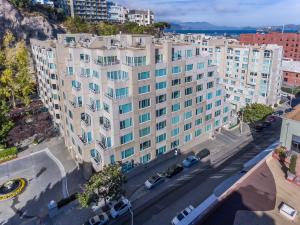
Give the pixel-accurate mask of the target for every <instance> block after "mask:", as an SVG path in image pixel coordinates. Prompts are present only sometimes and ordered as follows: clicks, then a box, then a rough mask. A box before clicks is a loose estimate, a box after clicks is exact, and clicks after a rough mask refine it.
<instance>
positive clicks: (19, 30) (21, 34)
mask: <svg viewBox="0 0 300 225" xmlns="http://www.w3.org/2000/svg"><path fill="white" fill-rule="evenodd" d="M6 30H11V31H12V32H13V34H14V35H15V36H16V37H18V38H23V39H25V40H28V39H29V38H32V37H34V38H38V39H42V40H43V39H47V38H53V37H55V36H56V34H57V33H63V32H64V30H63V29H62V28H60V26H59V25H57V24H55V23H53V22H52V21H51V23H50V22H49V21H48V20H47V19H46V18H45V17H44V16H42V15H40V14H38V13H35V14H32V13H31V14H29V13H24V12H20V11H19V10H18V9H16V7H14V5H12V4H11V3H10V2H9V1H8V0H1V4H0V39H1V38H2V37H3V35H4V33H5V31H6Z"/></svg>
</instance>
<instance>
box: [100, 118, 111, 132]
mask: <svg viewBox="0 0 300 225" xmlns="http://www.w3.org/2000/svg"><path fill="white" fill-rule="evenodd" d="M99 122H100V125H102V127H103V129H104V130H106V131H108V130H110V129H111V124H110V121H109V119H107V118H105V117H103V116H101V117H100V119H99Z"/></svg>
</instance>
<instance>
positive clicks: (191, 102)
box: [184, 99, 193, 108]
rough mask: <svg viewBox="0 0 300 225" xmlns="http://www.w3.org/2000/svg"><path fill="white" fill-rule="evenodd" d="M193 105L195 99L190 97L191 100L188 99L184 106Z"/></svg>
mask: <svg viewBox="0 0 300 225" xmlns="http://www.w3.org/2000/svg"><path fill="white" fill-rule="evenodd" d="M192 105H193V100H192V99H189V100H186V101H185V102H184V107H185V108H187V107H190V106H192Z"/></svg>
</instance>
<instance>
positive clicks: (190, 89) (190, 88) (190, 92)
mask: <svg viewBox="0 0 300 225" xmlns="http://www.w3.org/2000/svg"><path fill="white" fill-rule="evenodd" d="M184 93H185V95H190V94H192V93H193V88H192V87H189V88H186V89H185V90H184Z"/></svg>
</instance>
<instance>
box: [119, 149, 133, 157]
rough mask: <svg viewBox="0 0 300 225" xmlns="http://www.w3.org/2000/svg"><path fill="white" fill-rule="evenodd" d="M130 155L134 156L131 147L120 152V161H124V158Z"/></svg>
mask: <svg viewBox="0 0 300 225" xmlns="http://www.w3.org/2000/svg"><path fill="white" fill-rule="evenodd" d="M132 155H134V148H133V147H131V148H129V149H126V150H124V151H122V152H121V157H122V159H126V158H128V157H130V156H132Z"/></svg>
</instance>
